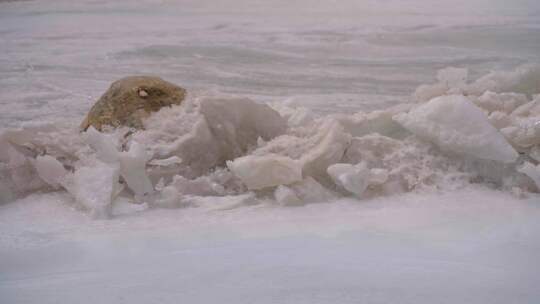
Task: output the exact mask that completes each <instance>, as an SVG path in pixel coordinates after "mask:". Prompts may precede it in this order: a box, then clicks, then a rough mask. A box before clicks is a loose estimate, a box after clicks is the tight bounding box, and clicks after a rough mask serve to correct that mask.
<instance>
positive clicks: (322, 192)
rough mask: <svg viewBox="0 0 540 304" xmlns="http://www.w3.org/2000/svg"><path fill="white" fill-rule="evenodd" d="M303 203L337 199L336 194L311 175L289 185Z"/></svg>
mask: <svg viewBox="0 0 540 304" xmlns="http://www.w3.org/2000/svg"><path fill="white" fill-rule="evenodd" d="M289 187H290V188H291V189H292V190H293V191H294V193H295V194H296V196H297V197H298V198H299V199H300V200H301V201H302V202H303V203H318V202H328V201H331V200H335V199H336V197H337V196H336V194H335V193H333V192H332V191H330V190H328V189H327V188H325V187H323V185H321V184H320V183H319V182H317V181H316V180H315V179H314V178H312V177H311V176H308V177H306V178H304V179H303V180H302V181H300V182H297V183H294V184H291V185H290V186H289Z"/></svg>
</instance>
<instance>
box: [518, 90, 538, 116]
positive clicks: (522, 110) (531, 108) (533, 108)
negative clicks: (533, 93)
mask: <svg viewBox="0 0 540 304" xmlns="http://www.w3.org/2000/svg"><path fill="white" fill-rule="evenodd" d="M512 116H514V117H531V116H540V95H539V96H537V97H536V98H535V99H534V100H533V101H530V102H528V103H526V104H524V105H521V106H520V107H518V108H517V109H515V110H514V111H513V112H512Z"/></svg>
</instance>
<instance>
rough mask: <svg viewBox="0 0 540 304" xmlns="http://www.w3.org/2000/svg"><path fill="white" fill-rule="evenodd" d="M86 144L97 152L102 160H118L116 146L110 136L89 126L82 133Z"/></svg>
mask: <svg viewBox="0 0 540 304" xmlns="http://www.w3.org/2000/svg"><path fill="white" fill-rule="evenodd" d="M84 136H85V138H86V141H87V142H88V144H89V145H90V146H91V147H92V148H93V149H94V150H95V151H96V152H97V157H98V158H99V159H100V160H101V161H104V162H116V161H118V148H117V146H116V144H115V140H114V139H113V137H112V136H110V135H107V134H104V133H101V132H98V131H97V130H96V129H94V127H92V126H90V127H89V128H88V130H86V132H85V133H84Z"/></svg>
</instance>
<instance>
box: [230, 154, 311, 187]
mask: <svg viewBox="0 0 540 304" xmlns="http://www.w3.org/2000/svg"><path fill="white" fill-rule="evenodd" d="M227 167H228V168H229V169H230V170H231V171H232V173H233V174H234V175H236V176H237V177H238V178H240V179H241V180H242V182H243V183H244V184H245V185H246V186H247V187H248V189H263V188H267V187H274V186H279V185H287V184H291V183H294V182H297V181H300V180H302V166H301V165H300V163H299V162H298V161H296V160H293V159H291V158H289V157H286V156H279V155H276V154H269V155H265V156H255V155H248V156H244V157H240V158H237V159H235V160H234V161H228V162H227Z"/></svg>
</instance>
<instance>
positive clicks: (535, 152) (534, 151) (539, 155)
mask: <svg viewBox="0 0 540 304" xmlns="http://www.w3.org/2000/svg"><path fill="white" fill-rule="evenodd" d="M529 156H530V157H531V158H532V159H534V160H536V161H537V162H540V146H539V145H536V146H534V147H532V148H531V150H530V151H529Z"/></svg>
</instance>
